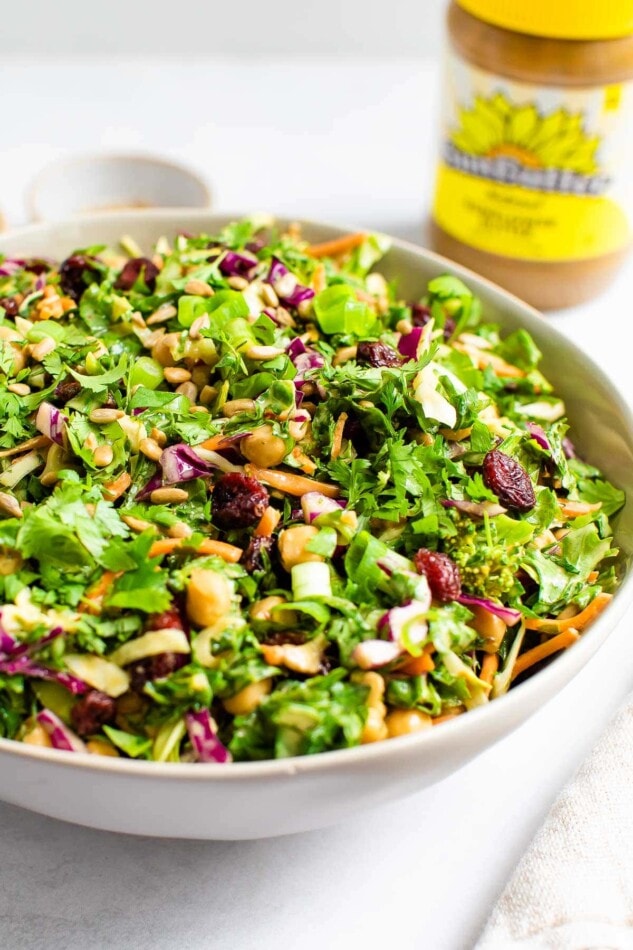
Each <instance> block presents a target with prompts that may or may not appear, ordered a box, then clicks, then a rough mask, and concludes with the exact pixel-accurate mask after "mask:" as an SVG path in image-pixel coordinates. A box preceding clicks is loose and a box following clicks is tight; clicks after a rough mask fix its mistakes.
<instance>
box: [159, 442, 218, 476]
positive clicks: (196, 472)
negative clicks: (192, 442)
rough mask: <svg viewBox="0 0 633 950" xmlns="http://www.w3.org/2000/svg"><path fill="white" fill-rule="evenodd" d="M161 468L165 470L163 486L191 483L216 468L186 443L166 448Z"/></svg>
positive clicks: (161, 458) (162, 456) (161, 460)
mask: <svg viewBox="0 0 633 950" xmlns="http://www.w3.org/2000/svg"><path fill="white" fill-rule="evenodd" d="M160 466H161V468H162V470H163V485H175V484H177V483H178V482H190V481H191V480H192V479H194V478H200V477H201V476H204V475H208V474H209V472H211V471H213V468H214V466H213V465H211V464H210V463H209V462H204V461H203V460H202V459H201V458H200V456H199V455H196V453H195V452H194V450H193V449H192V448H191V446H189V445H185V444H184V443H180V444H179V445H170V446H169V448H166V449H165V450H164V451H163V454H162V455H161V457H160Z"/></svg>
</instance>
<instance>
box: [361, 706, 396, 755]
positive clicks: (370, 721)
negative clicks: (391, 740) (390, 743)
mask: <svg viewBox="0 0 633 950" xmlns="http://www.w3.org/2000/svg"><path fill="white" fill-rule="evenodd" d="M380 705H381V706H382V703H381V704H380ZM384 708H385V707H384V706H382V709H378V708H377V707H375V706H370V707H369V711H368V713H367V720H366V722H365V725H364V727H363V731H362V734H361V737H360V741H361V743H362V745H366V744H367V743H368V742H380V741H381V740H382V739H387V738H388V735H389V733H388V732H387V725H386V723H385V713H384Z"/></svg>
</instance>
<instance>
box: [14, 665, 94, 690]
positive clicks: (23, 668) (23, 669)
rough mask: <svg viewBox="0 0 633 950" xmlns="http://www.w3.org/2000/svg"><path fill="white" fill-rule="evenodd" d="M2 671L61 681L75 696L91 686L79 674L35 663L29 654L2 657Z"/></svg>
mask: <svg viewBox="0 0 633 950" xmlns="http://www.w3.org/2000/svg"><path fill="white" fill-rule="evenodd" d="M0 673H7V674H8V675H9V676H27V677H30V678H32V679H39V680H48V681H49V682H51V683H59V685H60V686H63V687H64V688H65V689H67V690H68V691H69V692H71V693H72V694H73V696H80V695H81V694H82V693H85V692H86V691H87V690H88V689H89V688H90V687H89V686H88V684H87V683H85V682H84V681H83V680H80V679H79V678H78V677H77V676H72V675H71V674H70V673H64V672H62V671H61V670H51V669H49V668H48V667H47V666H41V665H40V664H39V663H35V661H34V660H32V659H31V658H30V657H29V656H26V655H22V656H17V657H15V658H12V657H9V658H7V659H0Z"/></svg>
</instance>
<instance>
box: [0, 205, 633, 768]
mask: <svg viewBox="0 0 633 950" xmlns="http://www.w3.org/2000/svg"><path fill="white" fill-rule="evenodd" d="M182 216H187V217H188V218H189V219H191V218H194V219H198V220H199V221H200V224H201V226H203V222H205V221H206V222H207V223H209V219H215V220H216V221H217V222H218V224H219V222H224V221H231V220H235V219H238V218H240V217H244V212H237V213H234V214H231V213H230V212H223V211H213V210H211V209H210V208H149V209H138V210H130V209H127V210H124V211H103V212H99V213H94V214H82V215H76V216H72V217H70V218H65V219H64V220H59V221H46V222H37V223H35V224H30V225H27V226H25V227H22V228H17V229H15V230H12V231H8V232H5V233H4V234H2V235H0V248H1V247H2V245H4V244H7V243H11V244H15V243H16V242H19V240H20V238H21V237H22V236H24V237H25V238H29V237H30V236H31V235H33V236H37V235H38V234H40V233H44V232H47V231H51V230H53V229H55V228H64V227H76V226H78V225H79V226H81V225H82V224H85V225H91V226H98V225H99V224H100V223H102V222H103V223H107V222H112V221H113V220H115V219H118V220H120V221H121V223H122V225H126V226H127V225H129V226H133V225H134V223H135V222H138V220H139V219H140V218H141V217H142V218H145V219H148V218H149V219H150V220H156V221H157V222H158V221H160V222H162V223H163V224H164V226H165V227H166V228H170V227H173V226H178V224H179V223H181V222H179V218H180V217H182ZM271 219H272V220H274V221H277V222H279V223H280V224H287V223H289V222H290V221H291V220H292V221H297V222H298V223H299V224H300V225H301V226H303V227H306V228H310V227H313V228H319V229H327V230H331V231H332V233H333V235H342V234H346V233H348V232H349V231H350V230H352V229H351V228H346V227H342V226H341V225H340V224H331V223H329V222H325V221H314V220H311V219H308V218H299V217H295V216H293V217H292V218H290V217H288V216H287V215H283V214H281V215H275V214H271ZM214 226H217V225H214ZM355 230H365V231H369V230H370V229H367V228H365V229H362V228H360V229H359V228H356V229H355ZM122 233H124V232H123V231H122ZM390 239H391V249H393V250H396V251H404V252H406V253H411V254H413V255H414V256H416V257H420V258H422V259H423V260H425V261H430V262H432V263H434V264H436V265H439V266H441V267H445V268H446V269H447V271H450V272H451V273H453V274H456V275H457V276H459V277H460V278H462V279H464V281H465V282H467V283H468V282H470V283H472V284H474V285H475V287H476V290H477V292H478V291H479V289H480V288H481V287H482V286H483V287H484V288H485V289H488V290H490V291H491V292H492V293H493V295H495V296H497V297H498V298H500V299H499V304H500V305H501V306H503V304H504V303H511V304H512V305H513V306H514V308H516V309H518V310H519V311H520V313H521V316H526V317H527V319H528V323H530V322H532V321H536V322H537V323H541V325H543V326H546V327H547V333H548V334H549V333H551V334H553V336H554V338H555V339H558V340H559V341H560V342H561V343H562V344H563V345H564V346H565V347H567V348H568V349H570V350H572V351H573V352H574V353H575V354H576V355H577V356H578V357H580V359H581V361H582V362H584V364H585V365H586V366H587V368H588V369H590V370H591V373H592V375H593V376H594V377H598V378H599V379H600V382H601V383H602V385H603V386H604V387H605V388H606V389H607V390H608V391H609V393H610V396H611V399H612V400H613V403H614V405H615V406H616V407H617V408H618V410H619V411H620V412H621V414H622V416H623V417H624V418H625V420H626V423H627V427H628V430H629V432H630V433H632V434H633V412H632V410H631V407H630V406H629V403H628V402H627V401H626V400H625V399H624V397H623V396H622V395H621V393H620V392H619V391H618V390H617V389H616V388H615V386H614V385H613V383H612V382H611V380H610V379H609V377H608V376H607V375H606V373H605V372H604V371H603V370H602V369H601V368H600V367H599V366H598V365H597V364H596V363H594V361H593V360H592V359H591V357H590V356H588V355H587V354H586V353H585V352H584V351H583V350H581V349H580V347H578V346H577V345H576V344H575V343H574V341H573V340H571V339H570V338H569V337H567V336H566V335H565V334H564V333H562V332H561V331H560V330H558V329H557V328H556V327H554V326H552V324H551V323H549V322H548V320H547V319H546V318H545V317H544V316H543V314H542V313H540V312H539V311H538V310H536V309H535V308H534V307H532V306H530V305H529V304H527V303H525V302H524V301H522V300H520V299H519V298H518V297H516V296H515V295H514V294H511V293H510V292H509V291H506V290H504V289H503V288H502V287H499V286H498V285H497V284H495V283H493V282H492V281H490V280H488V279H487V278H485V277H481V276H480V275H479V274H477V273H475V272H474V271H471V270H470V269H469V268H467V267H464V266H462V265H461V264H457V263H455V262H453V261H451V260H450V259H449V258H446V257H443V256H442V255H440V254H437V253H435V252H434V251H431V250H428V249H427V248H425V247H422V246H421V245H415V244H413V243H412V242H410V241H405V240H402V239H400V238H390ZM16 250H18V251H19V247H18V248H16ZM632 601H633V571H627V573H626V574H625V576H624V577H623V578H622V580H621V582H620V584H619V586H618V588H617V590H616V592H615V595H614V597H613V600H612V602H611V603H610V604H609V605H608V606H607V608H606V610H605V611H604V612H603V613H602V614H601V615H600V616H599V617H598V618H597V619H596V620H595V621H594V623H593V624H592V625H591V627H590V628H589V630H588V631H587V633H585V634H583V635H582V636H581V638H580V640H579V641H578V642H577V643H575V644H574V645H573V649H570V650H565V651H563V652H562V653H560V654H557V655H555V656H554V657H553V658H552V660H551V661H550V662H549V663H548V665H547V667H545V669H542V670H540V671H539V672H538V673H536V674H535V675H534V676H532V677H530V678H529V679H528V680H526V681H525V682H523V683H520V684H519V685H518V686H515V687H514V688H513V689H512V690H510V691H509V692H508V693H506V694H504V695H503V696H500V697H498V698H497V699H495V700H494V702H490V703H486V704H485V705H484V706H479V707H477V708H476V709H471V710H468V712H467V714H465V715H459V716H456V717H455V718H454V719H451V720H447V721H446V722H443V723H442V728H441V729H429V730H424V731H422V732H419V733H414V734H411V735H407V736H400V737H397V738H393V739H388V740H383V741H380V742H374V743H369V744H366V745H359V746H354V747H352V748H348V749H336V750H332V751H328V752H319V753H316V754H314V755H306V756H296V757H294V758H287V759H264V760H259V761H251V762H232V763H231V764H230V766H229V767H228V768H227V767H226V765H225V764H220V763H206V762H153V761H145V760H140V761H139V760H135V759H123V758H115V757H111V756H99V755H91V754H90V753H82V752H64V751H61V750H58V749H51V748H42V747H39V746H31V745H28V744H26V743H23V742H18V741H16V740H14V739H4V738H0V756H3V755H9V756H17V757H19V758H23V759H27V760H31V761H33V762H50V763H51V764H52V765H56V766H59V767H61V768H74V769H79V770H81V771H89V772H102V773H103V772H105V773H108V774H111V775H117V774H122V775H128V776H129V777H130V778H131V777H134V778H136V777H138V778H144V777H150V778H151V777H153V778H156V779H160V780H161V781H163V780H167V781H181V780H183V779H186V780H187V781H193V782H200V781H202V782H209V781H214V782H215V781H220V782H226V781H229V782H230V781H233V780H236V779H239V780H242V781H255V782H259V781H261V780H262V779H269V780H274V779H276V778H279V777H282V776H299V775H301V774H304V773H313V772H329V771H331V770H332V769H334V770H335V769H337V768H339V767H345V766H349V767H352V768H353V767H354V766H363V765H365V764H368V763H372V762H374V761H375V760H376V759H382V760H384V764H385V766H387V765H388V764H389V760H390V759H399V758H400V756H401V753H403V752H406V751H407V750H409V751H410V753H411V755H413V754H414V750H415V749H417V748H423V747H425V748H428V749H429V751H431V750H433V749H434V748H435V747H436V746H438V745H440V746H441V745H446V746H448V745H450V744H451V743H455V742H459V743H460V744H461V745H463V744H464V740H465V739H467V738H468V736H469V735H470V733H471V732H472V731H477V730H478V729H479V725H480V724H482V723H486V722H489V721H493V720H496V719H499V718H500V717H503V716H507V717H508V718H509V719H510V721H511V722H512V723H513V724H517V723H518V725H521V724H522V722H525V721H527V719H528V718H529V715H530V714H529V712H526V714H525V715H524V716H523V717H521V716H520V713H519V715H518V716H517V715H516V713H517V707H518V708H519V710H520V707H521V706H526V707H529V705H530V699H531V698H532V696H533V695H534V694H535V693H538V692H539V691H542V692H545V697H544V704H545V703H547V702H548V700H549V699H551V698H553V694H554V692H555V691H556V681H558V691H560V690H562V689H563V688H564V687H565V686H566V685H567V684H568V683H569V682H570V681H571V679H573V677H574V676H575V675H576V674H577V673H578V672H580V670H581V669H583V667H584V666H585V665H586V663H587V661H588V660H589V659H590V657H591V656H592V655H593V654H594V653H595V652H596V651H597V650H598V649H599V648H600V647H601V646H602V645H603V643H604V642H605V640H606V639H607V637H608V636H609V634H610V633H611V632H612V631H613V630H614V629H615V627H616V626H617V624H618V622H619V621H620V620H621V618H622V616H623V614H624V612H625V610H626V608H627V606H629V604H630V603H631V602H632ZM548 685H550V686H551V687H553V689H552V690H550V691H549V692H548V690H547V689H546V687H547V686H548ZM514 727H515V726H514V725H513V726H512V727H511V728H514ZM493 741H497V740H496V738H495V739H494V740H493ZM467 759H468V757H465V758H464V761H467Z"/></svg>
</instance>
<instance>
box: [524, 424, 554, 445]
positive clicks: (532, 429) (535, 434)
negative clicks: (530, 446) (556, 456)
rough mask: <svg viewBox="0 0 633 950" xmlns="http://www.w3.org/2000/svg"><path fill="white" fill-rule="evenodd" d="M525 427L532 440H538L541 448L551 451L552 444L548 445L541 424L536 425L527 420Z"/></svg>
mask: <svg viewBox="0 0 633 950" xmlns="http://www.w3.org/2000/svg"><path fill="white" fill-rule="evenodd" d="M527 428H528V432H529V433H530V435H531V436H532V438H533V439H534V441H535V442H538V444H539V445H540V446H541V448H542V449H545V451H546V452H551V451H552V446H551V445H550V442H549V439H548V438H547V436H546V435H545V430H544V429H543V428H542V426H540V425H538V423H536V422H528V424H527Z"/></svg>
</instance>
